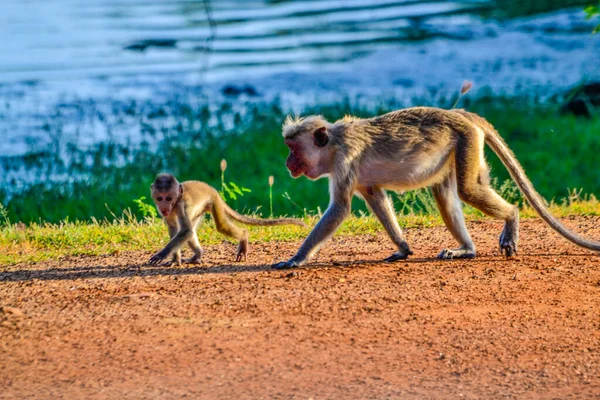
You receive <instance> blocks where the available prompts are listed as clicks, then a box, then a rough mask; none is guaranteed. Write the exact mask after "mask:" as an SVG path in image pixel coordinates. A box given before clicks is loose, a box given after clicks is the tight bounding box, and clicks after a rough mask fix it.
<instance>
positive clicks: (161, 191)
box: [149, 174, 306, 265]
mask: <svg viewBox="0 0 600 400" xmlns="http://www.w3.org/2000/svg"><path fill="white" fill-rule="evenodd" d="M150 190H151V192H152V199H153V200H154V203H155V204H156V208H158V211H159V212H160V215H161V216H162V217H163V219H164V221H165V222H166V224H167V226H168V228H169V236H170V238H171V240H170V241H169V243H168V244H167V245H166V246H165V248H164V249H162V250H161V251H159V252H158V253H156V254H155V255H153V256H152V257H151V258H150V261H149V264H151V265H157V264H158V263H160V262H161V261H162V260H164V259H165V258H167V257H168V256H169V255H172V260H171V262H170V263H169V265H173V264H177V265H181V248H182V247H183V246H184V245H185V244H186V243H187V245H188V246H189V247H190V249H192V251H193V252H194V255H193V256H192V257H191V258H190V259H189V260H187V261H186V262H189V263H200V259H201V258H202V252H203V251H202V247H201V246H200V243H199V242H198V236H197V235H196V228H197V226H198V225H199V223H200V220H201V219H202V217H203V216H204V214H206V213H207V212H210V213H211V214H212V217H213V219H214V221H215V225H216V227H217V230H218V231H219V232H221V233H222V234H224V235H227V236H230V237H232V238H234V239H236V240H238V241H239V244H238V248H237V255H236V258H235V261H236V262H238V261H241V260H242V259H244V261H245V260H246V255H247V254H248V231H246V230H245V229H241V228H239V227H238V226H236V225H234V224H233V223H232V222H231V220H232V219H234V220H236V221H239V222H242V223H244V224H248V225H259V226H272V225H285V224H293V225H299V226H306V224H305V223H304V222H302V221H301V220H299V219H295V218H278V219H255V218H249V217H246V216H243V215H240V214H238V213H236V212H235V211H233V210H232V209H231V208H229V206H228V205H227V204H226V203H225V201H224V200H223V199H222V198H221V196H220V195H219V193H218V192H217V191H216V190H215V189H214V188H213V187H212V186H210V185H208V184H206V183H204V182H199V181H186V182H182V183H179V182H178V181H177V179H175V176H173V175H171V174H159V175H158V176H157V177H156V179H155V180H154V183H153V184H152V185H151V186H150Z"/></svg>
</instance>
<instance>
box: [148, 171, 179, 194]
mask: <svg viewBox="0 0 600 400" xmlns="http://www.w3.org/2000/svg"><path fill="white" fill-rule="evenodd" d="M177 184H179V182H177V179H176V178H175V176H174V175H173V174H168V173H162V174H158V175H157V176H156V179H155V180H154V186H153V187H154V190H156V191H159V192H167V191H169V190H170V189H172V188H174V187H175V185H177Z"/></svg>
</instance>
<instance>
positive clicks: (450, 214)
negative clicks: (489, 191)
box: [431, 171, 475, 259]
mask: <svg viewBox="0 0 600 400" xmlns="http://www.w3.org/2000/svg"><path fill="white" fill-rule="evenodd" d="M431 192H432V193H433V197H434V198H435V202H436V203H437V206H438V208H439V210H440V214H441V216H442V219H443V220H444V223H445V224H446V227H447V228H448V230H449V231H450V233H451V234H452V236H454V239H456V241H457V242H458V243H459V244H460V248H458V249H443V250H442V251H441V252H440V253H439V254H438V258H444V259H448V258H473V257H475V245H474V244H473V241H472V240H471V236H469V231H468V230H467V226H466V224H465V216H464V215H463V212H462V204H461V202H460V199H459V197H458V193H457V191H456V173H455V172H454V171H452V172H451V173H450V175H449V176H448V177H447V178H446V179H444V180H443V181H442V182H441V183H438V184H437V185H433V186H432V187H431Z"/></svg>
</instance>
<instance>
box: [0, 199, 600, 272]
mask: <svg viewBox="0 0 600 400" xmlns="http://www.w3.org/2000/svg"><path fill="white" fill-rule="evenodd" d="M417 193H418V194H417V195H416V196H413V197H412V198H411V199H404V200H403V201H400V200H398V198H396V199H395V206H396V210H403V209H404V213H406V212H408V214H404V215H398V218H399V220H400V223H401V225H402V226H403V227H404V228H407V227H432V226H438V225H442V220H441V218H440V217H439V215H438V213H437V212H436V211H435V209H432V210H422V211H420V212H417V213H415V212H412V211H411V210H412V207H414V206H415V205H416V202H422V203H425V204H432V202H433V200H432V199H431V196H430V195H429V193H428V192H425V191H419V192H417ZM550 208H551V210H552V212H553V213H554V215H556V216H559V217H564V216H567V215H571V214H577V215H600V202H598V200H597V199H596V198H595V197H593V196H586V197H581V196H580V194H579V193H577V192H573V193H572V194H571V196H570V197H569V198H567V199H565V200H563V201H562V202H561V203H560V204H556V203H552V204H551V207H550ZM465 214H466V216H467V218H468V219H470V220H473V219H482V218H487V217H484V216H483V215H482V214H481V213H480V212H479V211H478V210H475V209H473V208H472V207H465ZM521 216H522V218H530V217H535V216H536V213H535V212H534V211H533V210H532V209H530V208H528V207H524V208H522V209H521ZM318 217H319V216H318V215H312V216H307V217H306V218H305V221H306V222H307V223H308V224H309V226H311V227H312V226H314V224H315V223H316V221H317V219H318ZM247 228H248V230H249V232H250V242H253V243H256V242H270V241H293V240H302V239H304V238H305V237H306V235H307V234H308V232H309V231H310V228H301V227H297V226H276V227H252V226H248V227H247ZM382 230H383V227H382V226H381V224H380V223H379V222H378V221H377V219H376V218H375V217H373V216H371V215H370V214H367V213H364V212H357V213H355V214H354V215H352V216H351V217H350V218H348V219H347V220H346V221H345V222H344V223H343V225H342V226H341V227H340V229H339V230H338V232H337V234H338V235H346V236H352V235H372V234H376V233H378V232H381V231H382ZM198 238H199V240H200V242H201V243H202V244H203V245H210V244H216V243H220V242H221V241H223V240H227V239H226V238H225V237H224V236H223V235H221V234H219V233H218V232H217V231H216V230H215V228H214V225H213V223H212V221H211V220H208V221H206V222H205V223H204V224H203V225H202V226H201V227H200V229H199V230H198ZM167 241H168V234H167V229H166V227H165V226H164V224H163V223H162V222H161V221H160V219H156V218H151V217H147V218H144V219H138V218H137V217H136V216H135V215H133V214H132V213H131V212H125V213H124V214H123V215H122V216H121V217H118V218H113V219H112V220H104V221H92V222H79V221H77V222H68V221H63V222H60V223H57V224H51V223H42V224H38V223H33V224H30V225H29V226H26V225H24V224H8V225H7V224H6V223H5V224H4V225H3V226H2V227H1V228H0V266H6V265H13V264H17V263H23V262H39V261H44V260H49V259H58V258H61V257H65V256H74V255H114V254H118V253H120V252H125V251H147V252H154V251H157V250H159V249H160V248H162V247H163V246H164V245H165V244H166V243H167ZM145 261H147V260H145V259H140V263H143V262H145Z"/></svg>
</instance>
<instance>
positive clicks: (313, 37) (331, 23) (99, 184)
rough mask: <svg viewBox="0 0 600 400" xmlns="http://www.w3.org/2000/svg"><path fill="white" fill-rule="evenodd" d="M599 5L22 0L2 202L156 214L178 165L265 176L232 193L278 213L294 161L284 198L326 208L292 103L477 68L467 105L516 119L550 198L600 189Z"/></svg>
mask: <svg viewBox="0 0 600 400" xmlns="http://www.w3.org/2000/svg"><path fill="white" fill-rule="evenodd" d="M590 5H591V6H592V7H593V6H597V5H598V4H597V3H595V2H589V1H577V0H562V1H559V0H539V1H534V0H522V1H518V2H517V1H508V0H497V1H493V0H469V1H417V0H338V1H328V0H298V1H293V0H289V1H285V0H281V1H267V0H263V1H259V0H247V1H242V0H237V1H236V0H219V1H216V0H213V1H211V0H206V1H197V0H163V1H158V0H120V1H117V0H95V1H78V0H54V1H46V0H3V5H2V8H3V12H2V14H1V15H0V50H1V52H2V56H1V57H0V96H1V100H2V101H1V102H0V141H1V143H2V145H1V147H0V169H1V170H2V171H1V176H0V202H1V203H2V205H3V207H4V208H5V209H7V210H8V212H9V213H10V214H9V215H10V216H11V220H13V221H21V220H22V221H25V222H31V221H51V222H56V221H59V220H62V219H64V218H66V217H70V218H71V220H73V219H82V220H87V219H89V218H90V217H92V216H93V217H96V218H103V217H108V218H110V217H111V215H112V214H113V213H115V214H120V213H121V212H123V210H126V209H128V208H131V209H132V210H133V212H134V213H138V214H139V213H141V212H142V211H141V210H138V209H137V207H136V205H135V203H134V202H133V200H135V199H139V198H140V197H141V196H146V197H149V196H148V193H147V192H148V187H149V185H150V183H151V182H152V180H153V178H154V176H155V174H156V173H159V172H161V171H164V170H166V171H171V172H174V173H176V174H177V175H178V176H179V177H180V178H181V179H199V180H205V181H207V182H209V183H211V184H213V185H215V186H216V187H218V188H222V184H223V182H225V183H226V186H227V182H234V183H236V184H237V185H238V186H242V187H246V188H248V189H250V190H251V192H242V193H238V194H237V196H236V195H235V193H234V194H233V195H232V194H229V195H228V194H227V191H226V190H224V195H225V197H226V198H227V200H228V202H230V203H231V204H232V205H233V206H234V207H236V208H238V209H239V210H244V211H246V212H257V213H259V214H261V213H262V214H265V209H266V208H267V206H268V204H269V196H268V193H269V192H268V190H269V187H268V177H269V176H270V175H274V176H275V184H274V186H273V193H274V213H275V214H295V215H302V214H305V213H310V212H313V211H315V210H318V209H319V208H321V209H322V208H324V207H325V206H326V205H327V196H326V182H318V183H311V182H308V181H307V180H306V179H304V178H303V179H300V180H296V181H294V180H292V179H291V178H290V177H289V175H288V174H287V172H286V170H285V167H284V160H285V157H286V148H285V146H284V145H283V143H282V141H281V137H280V127H281V123H282V121H283V118H284V117H285V115H286V114H287V113H298V114H306V113H321V114H323V115H325V116H327V117H329V118H332V119H335V118H340V117H342V116H343V115H344V114H345V113H352V114H357V115H361V116H369V115H373V114H376V113H382V112H386V111H391V110H393V109H396V108H400V107H407V106H413V105H434V106H439V107H446V108H450V107H452V106H453V104H454V102H455V101H456V99H457V93H458V91H459V90H460V87H461V85H462V83H463V81H465V80H469V81H472V82H473V83H474V86H473V89H472V91H471V92H469V93H468V94H467V95H466V96H465V97H464V98H463V99H461V101H460V103H459V104H458V106H459V107H465V108H467V109H470V110H472V111H475V112H479V113H480V114H482V115H484V116H485V117H486V118H488V119H490V121H491V122H493V123H494V124H495V125H496V126H497V127H498V129H499V131H500V132H501V134H502V135H503V136H504V137H505V138H506V140H507V141H508V142H509V144H510V145H511V147H513V149H514V150H515V152H516V154H517V156H518V158H519V159H520V160H521V161H522V163H523V164H524V165H525V167H526V169H527V171H529V173H530V176H531V178H532V180H533V182H534V184H535V185H536V187H538V189H539V190H540V192H541V193H542V194H543V195H544V196H546V197H547V198H549V199H550V198H563V197H567V196H569V195H570V194H572V192H571V191H570V190H572V189H579V188H581V189H583V192H585V193H598V192H599V191H600V174H597V173H595V171H594V170H595V163H594V157H595V156H596V154H597V153H598V151H600V140H599V139H598V136H599V134H600V130H599V129H600V123H599V122H598V118H597V108H596V107H597V104H599V103H600V84H598V83H597V82H600V69H599V68H598V66H599V65H600V35H595V36H594V35H592V31H593V30H594V28H595V27H596V26H597V25H598V23H599V21H598V17H597V16H593V15H592V17H591V18H586V12H584V8H585V7H586V6H590ZM590 10H592V11H593V8H591V9H588V11H590ZM588 13H590V12H588ZM591 14H593V12H592V13H591ZM221 159H227V161H228V165H229V167H228V170H227V171H226V176H224V177H222V176H221V172H222V171H221V170H220V169H219V163H220V160H221ZM492 163H493V166H494V171H493V175H494V176H497V177H498V182H499V183H498V185H501V184H502V182H503V181H504V179H506V178H508V175H507V174H506V171H505V170H504V169H503V167H502V166H501V165H500V164H499V163H498V162H497V160H494V159H493V160H492ZM222 178H224V179H222ZM230 186H231V185H230ZM242 194H243V195H242ZM398 201H400V202H401V201H402V199H400V198H399V200H398ZM515 201H518V198H515ZM56 204H60V205H61V206H60V207H55V206H54V205H56ZM267 211H269V210H268V209H267ZM268 213H269V212H267V214H268Z"/></svg>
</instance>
